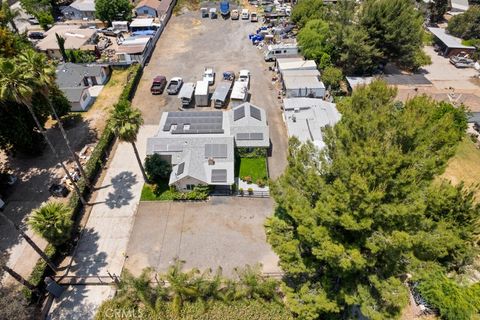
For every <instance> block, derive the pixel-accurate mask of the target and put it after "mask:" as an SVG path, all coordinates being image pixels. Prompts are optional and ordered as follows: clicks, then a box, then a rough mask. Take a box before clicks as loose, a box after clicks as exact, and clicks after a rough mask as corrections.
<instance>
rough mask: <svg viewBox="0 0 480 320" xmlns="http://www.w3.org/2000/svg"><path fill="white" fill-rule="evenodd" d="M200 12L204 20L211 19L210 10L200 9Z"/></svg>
mask: <svg viewBox="0 0 480 320" xmlns="http://www.w3.org/2000/svg"><path fill="white" fill-rule="evenodd" d="M200 12H201V13H202V18H208V17H209V13H208V8H200Z"/></svg>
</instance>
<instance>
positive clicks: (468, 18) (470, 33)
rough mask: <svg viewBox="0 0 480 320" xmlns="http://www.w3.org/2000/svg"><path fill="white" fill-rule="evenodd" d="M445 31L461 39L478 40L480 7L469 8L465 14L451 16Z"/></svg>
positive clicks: (479, 34) (479, 33) (479, 36)
mask: <svg viewBox="0 0 480 320" xmlns="http://www.w3.org/2000/svg"><path fill="white" fill-rule="evenodd" d="M447 30H448V32H450V33H451V34H452V35H454V36H456V37H460V38H463V39H480V6H471V7H470V8H469V9H468V10H467V11H465V13H462V14H459V15H456V16H453V17H452V18H451V19H450V21H448V27H447Z"/></svg>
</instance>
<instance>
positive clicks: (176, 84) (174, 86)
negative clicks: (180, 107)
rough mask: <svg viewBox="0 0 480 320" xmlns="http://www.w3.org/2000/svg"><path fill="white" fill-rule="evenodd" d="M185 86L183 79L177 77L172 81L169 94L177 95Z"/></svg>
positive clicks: (168, 88) (169, 84) (169, 85)
mask: <svg viewBox="0 0 480 320" xmlns="http://www.w3.org/2000/svg"><path fill="white" fill-rule="evenodd" d="M182 85H183V79H182V78H180V77H175V78H172V79H170V82H169V83H168V86H167V93H168V94H177V93H178V92H179V91H180V89H181V88H182Z"/></svg>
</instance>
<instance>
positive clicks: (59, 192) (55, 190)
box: [48, 183, 70, 198]
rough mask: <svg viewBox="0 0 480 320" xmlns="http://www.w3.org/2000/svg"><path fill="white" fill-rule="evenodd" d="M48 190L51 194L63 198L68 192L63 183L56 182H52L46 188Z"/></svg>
mask: <svg viewBox="0 0 480 320" xmlns="http://www.w3.org/2000/svg"><path fill="white" fill-rule="evenodd" d="M48 191H49V192H50V194H51V195H52V196H54V197H57V198H65V197H66V196H67V195H68V193H69V192H70V191H69V190H68V188H67V187H66V186H65V185H63V184H56V183H54V184H52V185H51V186H50V188H48Z"/></svg>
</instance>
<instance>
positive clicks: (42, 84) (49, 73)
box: [19, 50, 91, 188]
mask: <svg viewBox="0 0 480 320" xmlns="http://www.w3.org/2000/svg"><path fill="white" fill-rule="evenodd" d="M19 60H20V65H21V66H22V67H24V68H25V69H26V70H29V71H30V72H31V73H32V75H33V76H34V77H35V78H36V79H37V84H38V86H39V88H40V93H41V94H42V95H43V96H44V98H45V100H46V101H47V103H48V106H49V107H50V109H51V110H52V114H53V117H54V119H55V120H56V121H57V123H58V127H59V128H60V132H61V133H62V137H63V140H65V144H66V145H67V149H68V151H69V152H70V154H71V155H72V157H73V159H74V161H75V164H76V165H77V168H78V170H79V171H80V175H81V176H82V177H83V180H84V181H85V184H86V185H87V186H88V187H89V188H90V187H91V183H90V180H88V178H87V176H86V174H85V171H84V170H83V167H82V164H81V163H80V159H79V158H78V155H77V154H76V153H75V152H74V151H73V149H72V147H71V146H70V141H69V140H68V137H67V134H66V132H65V130H64V128H63V125H62V121H60V118H59V117H58V114H57V111H56V110H55V107H54V106H53V104H52V101H51V100H50V98H49V93H50V88H52V87H53V86H55V85H56V84H55V68H54V67H53V66H52V64H49V63H48V61H47V58H46V56H45V55H44V54H41V53H38V52H35V51H33V50H27V51H25V52H24V53H22V54H20V58H19Z"/></svg>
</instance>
